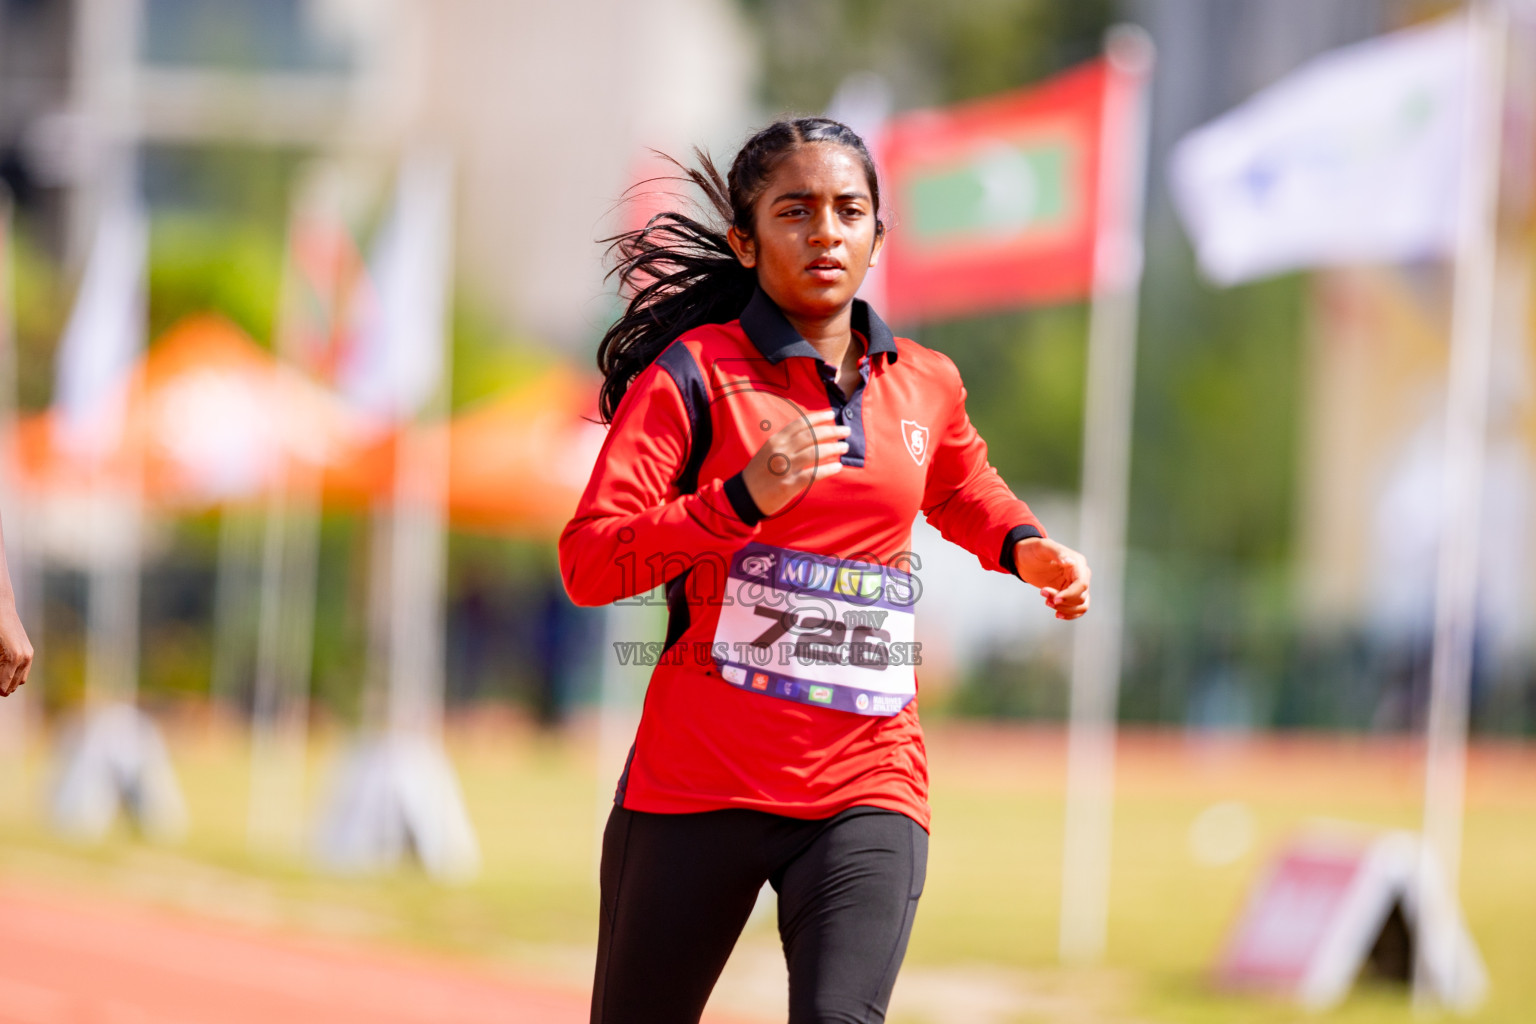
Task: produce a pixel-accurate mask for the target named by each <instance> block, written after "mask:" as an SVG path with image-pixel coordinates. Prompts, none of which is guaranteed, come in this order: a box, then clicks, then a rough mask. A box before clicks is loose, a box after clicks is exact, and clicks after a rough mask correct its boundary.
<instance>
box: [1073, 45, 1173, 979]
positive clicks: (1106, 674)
mask: <svg viewBox="0 0 1536 1024" xmlns="http://www.w3.org/2000/svg"><path fill="white" fill-rule="evenodd" d="M1105 58H1106V63H1107V65H1108V81H1107V82H1106V84H1105V90H1104V113H1103V123H1102V125H1101V128H1100V157H1099V162H1100V170H1099V199H1098V210H1097V218H1096V220H1097V238H1096V241H1095V244H1094V283H1093V299H1092V308H1091V310H1090V314H1089V322H1088V381H1087V402H1086V406H1087V408H1086V412H1085V417H1084V420H1085V422H1084V427H1083V492H1082V512H1081V517H1080V520H1079V522H1080V537H1079V542H1080V546H1081V548H1082V550H1083V552H1084V553H1085V554H1086V555H1087V556H1088V558H1089V560H1090V564H1091V565H1092V567H1093V587H1092V595H1093V605H1092V609H1091V611H1090V612H1089V614H1088V615H1087V616H1086V617H1085V618H1084V619H1083V621H1082V622H1081V623H1080V624H1078V626H1077V627H1076V630H1077V632H1076V636H1075V638H1074V645H1073V651H1072V684H1071V685H1072V692H1071V712H1070V719H1069V723H1068V731H1067V794H1066V833H1065V838H1064V842H1063V851H1062V855H1063V862H1062V889H1061V933H1060V946H1059V949H1060V955H1061V958H1062V960H1063V961H1066V962H1075V963H1086V962H1091V961H1094V960H1097V959H1098V958H1099V957H1100V956H1102V955H1103V952H1104V944H1105V933H1106V925H1107V920H1108V912H1109V861H1110V846H1111V830H1112V820H1111V819H1112V811H1113V797H1114V771H1115V749H1114V732H1115V708H1116V704H1117V700H1118V691H1119V684H1120V643H1121V633H1122V629H1123V618H1124V595H1125V524H1126V505H1127V502H1128V500H1129V491H1130V456H1131V422H1132V420H1131V412H1132V401H1133V398H1134V392H1135V375H1136V317H1137V299H1138V291H1139V288H1140V284H1141V262H1142V229H1141V219H1142V205H1143V198H1144V192H1145V187H1146V186H1145V178H1146V149H1147V125H1148V88H1147V85H1148V81H1149V79H1150V77H1151V74H1152V66H1153V61H1154V51H1153V47H1152V41H1151V39H1150V38H1149V37H1148V36H1147V34H1146V33H1145V32H1144V31H1143V30H1142V29H1140V28H1136V27H1133V26H1116V27H1115V28H1113V29H1111V30H1110V32H1109V35H1108V37H1107V39H1106V46H1105Z"/></svg>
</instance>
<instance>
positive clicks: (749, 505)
mask: <svg viewBox="0 0 1536 1024" xmlns="http://www.w3.org/2000/svg"><path fill="white" fill-rule="evenodd" d="M725 497H726V500H728V501H729V502H730V503H731V508H733V509H735V510H736V514H737V515H738V516H740V517H741V521H742V522H744V523H746V524H747V525H748V526H756V525H757V524H758V523H759V522H760V521H761V520H762V518H763V512H762V509H760V508H758V507H757V502H755V501H753V500H752V492H751V491H749V490H747V481H746V480H745V479H743V478H742V475H741V474H740V473H737V474H736V475H735V476H733V477H731V478H730V479H729V480H727V481H726V482H725Z"/></svg>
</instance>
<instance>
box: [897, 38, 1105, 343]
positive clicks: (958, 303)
mask: <svg viewBox="0 0 1536 1024" xmlns="http://www.w3.org/2000/svg"><path fill="white" fill-rule="evenodd" d="M1110 74H1111V73H1110V71H1109V69H1108V67H1107V65H1106V63H1105V61H1103V60H1102V59H1097V60H1093V61H1090V62H1089V63H1087V64H1084V65H1080V66H1078V67H1077V68H1074V69H1072V70H1070V71H1067V72H1064V73H1063V74H1061V75H1058V76H1056V77H1055V78H1052V79H1050V80H1048V81H1046V82H1044V83H1043V84H1040V85H1035V86H1031V87H1029V88H1026V89H1019V90H1015V91H1012V92H1006V93H1000V94H998V95H996V96H989V97H987V98H985V99H981V100H975V101H972V102H969V103H962V104H957V105H954V106H950V107H944V108H940V109H934V110H919V111H913V112H911V113H907V114H903V115H901V116H899V117H897V118H895V119H893V120H892V122H891V124H890V127H889V130H888V131H887V133H886V137H885V142H884V145H883V146H882V147H881V149H882V153H881V156H882V161H881V162H882V164H883V171H884V174H885V179H886V191H887V193H888V194H889V196H890V199H891V203H890V208H891V211H892V214H893V219H892V226H891V232H890V236H889V238H888V240H887V242H886V246H885V250H884V253H883V254H882V256H881V262H882V263H884V264H886V274H887V277H886V299H885V309H884V311H885V313H886V315H887V319H889V320H891V321H892V322H893V323H898V324H900V323H914V322H920V321H927V320H939V319H944V318H946V317H952V316H965V315H970V314H974V313H983V312H988V311H992V310H999V309H1008V308H1015V307H1019V306H1032V305H1047V304H1052V303H1057V302H1068V301H1073V300H1076V299H1081V298H1083V297H1085V296H1087V295H1088V294H1089V292H1090V291H1091V290H1092V286H1093V259H1094V255H1093V254H1094V226H1095V211H1096V208H1097V203H1098V192H1099V187H1098V184H1099V162H1100V149H1101V142H1100V134H1101V133H1100V126H1101V122H1102V111H1103V108H1104V92H1105V89H1106V88H1107V87H1108V86H1109V82H1110Z"/></svg>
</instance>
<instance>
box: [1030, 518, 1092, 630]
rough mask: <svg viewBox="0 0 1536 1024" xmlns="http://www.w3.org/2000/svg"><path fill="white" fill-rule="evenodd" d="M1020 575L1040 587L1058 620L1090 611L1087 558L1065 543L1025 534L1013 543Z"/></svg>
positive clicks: (1047, 604)
mask: <svg viewBox="0 0 1536 1024" xmlns="http://www.w3.org/2000/svg"><path fill="white" fill-rule="evenodd" d="M1013 562H1014V565H1016V566H1017V567H1018V570H1019V578H1020V579H1022V580H1023V581H1024V582H1025V583H1028V584H1029V585H1031V586H1034V587H1039V588H1040V596H1041V597H1043V598H1045V606H1046V607H1047V608H1050V609H1052V610H1054V611H1055V612H1056V617H1057V618H1058V619H1076V618H1080V617H1081V616H1082V614H1083V613H1084V612H1086V611H1087V610H1088V578H1089V577H1090V576H1092V575H1093V573H1092V572H1090V571H1089V569H1088V559H1086V558H1084V557H1083V556H1082V555H1081V554H1080V553H1079V552H1076V551H1073V550H1072V549H1071V548H1069V547H1067V546H1066V545H1065V544H1059V543H1057V542H1056V541H1054V540H1048V539H1047V538H1045V537H1026V538H1024V539H1023V540H1021V541H1019V542H1018V543H1017V544H1015V545H1014V546H1013Z"/></svg>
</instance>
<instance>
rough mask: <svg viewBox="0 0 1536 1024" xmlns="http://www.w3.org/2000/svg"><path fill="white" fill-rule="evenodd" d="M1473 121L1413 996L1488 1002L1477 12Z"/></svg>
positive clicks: (1481, 68) (1489, 6)
mask: <svg viewBox="0 0 1536 1024" xmlns="http://www.w3.org/2000/svg"><path fill="white" fill-rule="evenodd" d="M1470 8H1471V18H1470V31H1469V33H1468V42H1467V45H1468V46H1469V47H1470V48H1471V50H1470V59H1469V60H1468V61H1467V68H1468V75H1469V76H1470V79H1469V81H1468V88H1467V116H1466V118H1465V122H1464V125H1463V145H1462V154H1463V159H1462V171H1461V183H1460V194H1459V195H1458V197H1457V202H1458V218H1457V236H1456V275H1455V286H1454V298H1453V312H1452V326H1451V349H1450V371H1449V383H1448V386H1447V390H1448V394H1447V402H1446V425H1445V456H1444V460H1445V461H1444V486H1443V487H1442V488H1441V491H1442V493H1443V494H1444V495H1445V498H1444V500H1445V503H1446V504H1445V514H1444V515H1443V517H1442V526H1441V530H1440V551H1439V565H1438V567H1437V576H1436V585H1435V633H1434V656H1433V661H1432V664H1431V667H1430V695H1429V710H1428V720H1427V722H1426V727H1425V733H1426V735H1425V741H1426V751H1425V765H1424V824H1423V837H1424V841H1423V842H1422V843H1421V844H1420V848H1421V853H1420V858H1419V866H1418V885H1417V887H1416V892H1417V893H1418V896H1419V901H1418V902H1419V915H1420V919H1419V923H1420V941H1419V942H1417V943H1416V944H1415V947H1416V949H1417V957H1416V962H1415V965H1414V999H1415V1002H1416V1003H1418V1004H1419V1005H1420V1006H1424V1005H1426V1004H1428V1003H1429V1002H1430V1001H1431V1000H1432V999H1433V998H1434V996H1435V995H1436V994H1438V995H1439V996H1440V997H1441V998H1442V999H1443V1000H1444V1001H1446V1002H1448V1003H1453V1004H1454V1003H1459V1002H1461V1001H1462V1000H1464V999H1467V1000H1471V1001H1475V999H1476V998H1477V996H1478V995H1480V993H1476V992H1472V991H1468V990H1469V989H1474V988H1476V987H1477V985H1476V982H1475V980H1474V979H1473V978H1470V977H1466V976H1464V971H1463V968H1464V966H1465V965H1464V964H1463V962H1462V955H1461V951H1460V950H1459V949H1458V948H1457V946H1458V943H1457V936H1458V934H1459V932H1460V926H1459V917H1460V912H1459V900H1458V897H1457V890H1458V887H1459V878H1460V870H1461V843H1462V812H1463V798H1464V790H1465V776H1466V743H1467V712H1468V704H1469V692H1468V691H1469V688H1470V684H1471V679H1472V657H1473V642H1474V639H1475V633H1476V626H1477V599H1478V587H1477V582H1478V581H1477V575H1478V572H1477V569H1478V557H1479V540H1480V535H1481V524H1482V497H1483V485H1484V472H1483V471H1484V463H1485V455H1486V450H1487V429H1488V384H1489V374H1490V368H1491V364H1492V357H1493V332H1494V287H1495V282H1494V272H1495V269H1496V265H1497V227H1498V195H1499V162H1500V136H1501V134H1502V133H1501V117H1502V106H1503V105H1502V102H1501V100H1502V96H1503V91H1504V64H1505V59H1506V50H1507V45H1506V42H1505V36H1506V33H1507V30H1508V14H1507V12H1506V11H1505V10H1504V8H1503V5H1502V4H1501V3H1499V2H1497V0H1477V2H1474V3H1472V4H1471V5H1470Z"/></svg>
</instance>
